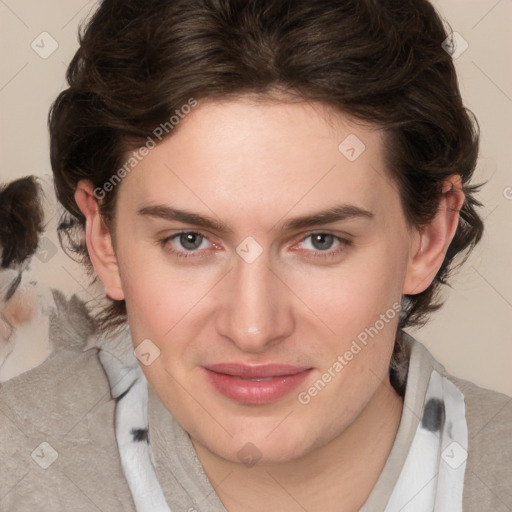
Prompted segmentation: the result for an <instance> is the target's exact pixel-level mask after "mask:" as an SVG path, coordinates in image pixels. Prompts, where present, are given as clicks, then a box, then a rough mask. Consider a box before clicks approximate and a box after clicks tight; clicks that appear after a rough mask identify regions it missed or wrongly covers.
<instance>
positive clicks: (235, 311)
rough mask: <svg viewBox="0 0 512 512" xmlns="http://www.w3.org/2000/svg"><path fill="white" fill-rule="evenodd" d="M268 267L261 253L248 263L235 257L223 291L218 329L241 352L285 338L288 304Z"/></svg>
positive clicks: (254, 349)
mask: <svg viewBox="0 0 512 512" xmlns="http://www.w3.org/2000/svg"><path fill="white" fill-rule="evenodd" d="M269 267H270V261H269V258H268V257H267V255H266V253H265V252H263V253H262V254H260V256H259V257H257V258H256V259H255V260H254V261H252V262H248V261H246V260H244V259H243V257H238V256H237V257H236V258H235V262H234V268H233V271H232V272H230V279H229V282H228V283H227V286H225V289H224V293H226V294H227V296H226V300H224V301H222V303H223V306H224V307H223V308H221V312H220V313H219V317H218V329H219V331H220V333H221V334H223V335H224V336H227V337H228V338H230V339H231V341H232V342H233V343H235V344H236V345H238V346H239V348H240V349H242V350H244V351H249V352H250V351H254V352H258V351H261V350H264V349H265V348H266V347H267V346H268V345H271V344H273V343H275V342H277V341H278V340H279V339H280V338H281V339H282V338H283V336H286V335H287V334H289V329H290V326H291V318H290V316H289V314H290V312H289V303H288V301H287V299H286V297H285V294H283V290H282V287H283V285H282V284H281V283H280V281H279V280H278V279H277V278H276V276H275V275H274V274H273V272H272V271H271V270H270V268H269Z"/></svg>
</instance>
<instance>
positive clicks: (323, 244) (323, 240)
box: [313, 233, 332, 249]
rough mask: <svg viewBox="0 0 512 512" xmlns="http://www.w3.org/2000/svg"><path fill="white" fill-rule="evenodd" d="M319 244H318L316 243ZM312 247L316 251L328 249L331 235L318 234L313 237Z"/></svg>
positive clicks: (330, 243)
mask: <svg viewBox="0 0 512 512" xmlns="http://www.w3.org/2000/svg"><path fill="white" fill-rule="evenodd" d="M317 242H319V243H317ZM313 245H314V246H315V247H316V248H317V249H329V248H330V246H331V245H332V235H329V234H326V233H320V234H318V235H315V236H314V237H313Z"/></svg>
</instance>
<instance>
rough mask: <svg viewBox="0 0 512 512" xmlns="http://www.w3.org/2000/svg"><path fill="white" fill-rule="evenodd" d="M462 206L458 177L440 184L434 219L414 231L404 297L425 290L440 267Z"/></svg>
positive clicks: (455, 176) (460, 186) (452, 177)
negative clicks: (415, 232) (439, 198)
mask: <svg viewBox="0 0 512 512" xmlns="http://www.w3.org/2000/svg"><path fill="white" fill-rule="evenodd" d="M463 203H464V192H463V191H462V184H461V179H460V176H458V175H453V176H449V177H448V178H447V179H446V181H445V182H444V183H443V188H442V195H441V200H440V202H439V207H438V210H437V213H436V215H435V217H434V218H433V219H432V221H431V222H430V223H429V224H428V225H427V226H425V227H423V228H422V229H421V230H419V231H417V236H416V237H415V240H414V243H413V244H412V245H411V255H410V259H409V264H408V267H407V272H406V276H405V280H404V286H403V293H404V294H406V295H415V294H418V293H421V292H423V291H424V290H426V289H427V288H428V287H429V286H430V284H431V283H432V281H433V279H434V277H435V275H436V274H437V272H438V270H439V268H440V267H441V265H442V263H443V261H444V258H445V255H446V252H447V250H448V247H449V245H450V243H451V241H452V239H453V237H454V235H455V232H456V230H457V227H458V224H459V211H460V208H461V207H462V204H463Z"/></svg>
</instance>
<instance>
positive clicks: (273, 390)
mask: <svg viewBox="0 0 512 512" xmlns="http://www.w3.org/2000/svg"><path fill="white" fill-rule="evenodd" d="M203 370H205V372H206V375H207V377H208V379H209V381H210V382H211V383H212V384H213V386H214V387H215V389H216V390H217V391H219V392H220V393H222V394H223V395H224V396H226V397H228V398H230V399H232V400H235V401H236V402H241V403H244V404H255V405H261V404H268V403H271V402H275V401H276V400H279V399H280V398H282V397H283V396H285V395H287V394H288V393H290V392H291V391H292V390H293V389H295V388H296V387H297V386H298V385H299V384H300V383H301V382H302V381H303V380H304V379H306V377H307V376H308V375H309V374H310V372H311V369H307V370H304V371H302V372H299V373H295V374H293V375H281V376H279V377H272V378H270V379H269V380H260V381H257V380H248V379H242V378H240V377H235V376H233V375H226V374H224V373H217V372H214V371H212V370H209V369H208V368H204V367H203Z"/></svg>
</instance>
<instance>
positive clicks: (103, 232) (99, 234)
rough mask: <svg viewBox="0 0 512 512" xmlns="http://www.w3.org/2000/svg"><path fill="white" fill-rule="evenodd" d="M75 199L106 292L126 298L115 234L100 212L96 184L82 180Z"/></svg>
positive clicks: (114, 296)
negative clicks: (112, 233)
mask: <svg viewBox="0 0 512 512" xmlns="http://www.w3.org/2000/svg"><path fill="white" fill-rule="evenodd" d="M75 201H76V204H77V205H78V207H79V208H80V210H81V211H82V213H83V214H84V216H85V218H86V223H85V240H86V243H87V250H88V252H89V257H90V258H91V262H92V264H93V266H94V270H95V271H96V273H97V274H98V277H99V278H100V280H101V282H102V283H103V286H104V287H105V293H106V295H107V296H108V297H110V298H111V299H113V300H123V299H124V293H123V290H122V286H121V278H120V275H119V267H118V262H117V256H116V254H115V251H114V246H113V243H112V237H111V233H110V230H109V229H108V227H107V226H106V225H105V222H104V221H103V218H102V217H101V215H100V210H99V204H98V200H97V199H96V197H95V195H94V187H93V184H92V183H91V182H90V181H89V180H80V181H79V182H78V185H77V188H76V190H75Z"/></svg>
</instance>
